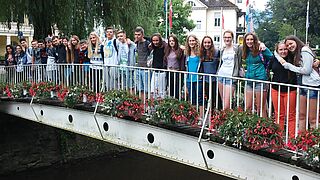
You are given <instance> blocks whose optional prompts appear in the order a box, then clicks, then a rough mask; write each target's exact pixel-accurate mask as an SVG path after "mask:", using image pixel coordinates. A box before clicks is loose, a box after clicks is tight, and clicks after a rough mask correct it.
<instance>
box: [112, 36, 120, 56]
mask: <svg viewBox="0 0 320 180" xmlns="http://www.w3.org/2000/svg"><path fill="white" fill-rule="evenodd" d="M113 47H114V49H115V50H116V52H117V54H118V51H119V50H118V46H117V39H114V40H113Z"/></svg>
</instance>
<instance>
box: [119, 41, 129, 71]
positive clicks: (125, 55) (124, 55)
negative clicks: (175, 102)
mask: <svg viewBox="0 0 320 180" xmlns="http://www.w3.org/2000/svg"><path fill="white" fill-rule="evenodd" d="M128 60H129V46H128V44H127V43H126V42H125V43H119V50H118V61H119V65H123V66H127V65H128Z"/></svg>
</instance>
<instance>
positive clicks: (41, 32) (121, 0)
mask: <svg viewBox="0 0 320 180" xmlns="http://www.w3.org/2000/svg"><path fill="white" fill-rule="evenodd" d="M158 3H159V1H150V0H117V1H112V0H90V1H85V0H77V1H73V0H37V1H34V0H25V1H3V2H2V3H1V8H2V10H1V11H0V19H2V20H5V21H7V22H11V21H15V22H19V23H21V22H23V21H24V16H25V15H27V16H28V18H29V20H30V23H32V24H33V26H34V29H35V34H34V37H35V38H37V39H39V38H44V37H46V36H47V35H48V34H50V33H51V32H52V27H54V26H57V28H58V29H59V30H60V32H61V33H62V34H64V35H71V34H77V35H78V36H79V37H82V38H85V37H87V36H88V34H89V32H90V31H92V30H93V28H94V26H95V25H100V24H102V25H104V26H107V25H114V26H115V27H122V28H124V29H125V30H126V31H128V32H132V31H133V30H134V28H135V27H136V26H137V25H140V26H143V27H144V28H145V30H146V32H147V33H148V32H149V33H150V32H154V29H153V28H154V27H155V25H156V19H157V16H156V12H157V7H158V6H157V4H158ZM9 28H10V27H9ZM128 34H129V35H130V34H133V33H128Z"/></svg>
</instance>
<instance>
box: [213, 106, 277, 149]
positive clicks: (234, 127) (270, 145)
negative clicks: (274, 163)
mask: <svg viewBox="0 0 320 180" xmlns="http://www.w3.org/2000/svg"><path fill="white" fill-rule="evenodd" d="M209 129H210V130H211V131H213V130H217V132H216V134H217V135H218V136H220V137H221V138H222V139H224V140H225V141H226V142H229V143H231V144H233V145H234V146H238V147H241V146H243V145H244V146H246V147H248V148H250V149H252V150H259V149H262V148H266V149H268V150H269V151H271V152H274V151H276V150H279V149H281V148H282V147H283V139H282V131H281V129H280V127H279V125H278V124H276V123H275V122H274V121H273V120H272V119H270V118H261V117H259V116H258V115H256V114H251V113H250V112H247V111H242V110H241V109H238V110H226V111H220V112H219V111H218V112H215V113H213V115H212V117H211V126H210V128H209Z"/></svg>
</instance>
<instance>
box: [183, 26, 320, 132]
mask: <svg viewBox="0 0 320 180" xmlns="http://www.w3.org/2000/svg"><path fill="white" fill-rule="evenodd" d="M233 39H234V34H233V32H232V31H225V32H224V33H223V40H224V44H225V46H224V47H223V48H222V49H220V50H218V49H216V48H215V47H214V44H213V41H212V38H211V37H209V36H205V37H204V38H203V39H202V42H201V44H200V42H199V40H198V39H197V37H196V36H194V35H189V36H188V38H187V42H186V50H185V55H186V62H187V66H186V67H187V71H189V72H200V73H206V74H216V75H217V78H216V79H212V81H213V82H212V84H213V86H212V87H214V88H213V91H214V92H212V93H213V94H215V93H216V92H219V95H220V97H217V99H219V98H220V99H221V102H222V109H230V108H233V107H232V104H231V102H232V101H231V99H230V98H233V96H235V88H236V87H237V85H239V81H237V80H236V79H237V78H235V77H243V78H246V79H248V80H247V82H246V83H245V88H244V91H245V92H244V94H245V95H244V97H245V100H244V101H245V102H244V103H245V107H246V109H247V110H252V108H255V110H256V111H257V113H258V114H260V113H261V114H260V115H261V116H262V117H267V97H268V90H269V86H270V84H269V83H267V82H265V81H270V80H271V89H270V91H271V93H270V94H271V99H272V104H273V111H274V117H275V120H276V121H277V122H278V123H279V124H280V127H281V128H282V130H285V127H287V128H288V134H289V136H290V137H294V136H295V132H296V112H297V102H298V103H299V106H298V107H299V108H298V112H299V114H298V121H297V122H298V130H299V131H305V130H306V128H316V126H317V124H318V123H317V122H316V121H319V112H318V111H319V95H320V76H319V60H318V59H316V56H315V54H314V53H313V52H312V50H311V49H310V48H309V47H308V46H307V45H305V44H304V43H303V42H302V41H301V40H300V39H299V38H298V37H296V36H287V37H286V38H285V40H283V41H281V42H278V43H277V44H276V45H275V51H274V53H272V52H271V51H270V50H269V49H268V48H267V47H265V45H264V44H263V43H261V42H260V41H259V39H258V37H257V36H256V35H255V34H254V33H247V34H245V36H244V42H243V45H242V46H239V45H236V44H234V43H233ZM216 51H219V52H218V53H216ZM243 67H246V68H245V69H246V70H244V68H243ZM270 71H271V72H273V73H272V74H273V75H272V77H270V75H269V72H270ZM252 80H253V81H252ZM197 81H199V80H197V78H194V80H192V79H190V78H189V77H188V78H187V86H188V90H190V86H192V87H193V88H194V89H197V88H198V89H197V90H198V91H199V92H196V91H195V94H194V95H196V94H197V96H196V97H195V98H198V102H199V101H200V102H202V99H203V98H202V92H200V91H201V90H202V87H201V84H205V86H207V82H208V79H207V78H206V79H204V80H203V81H206V82H205V83H198V82H197ZM279 83H280V84H279ZM188 84H189V85H188ZM199 84H200V85H199ZM216 86H218V88H217V89H218V91H216V89H215V87H216ZM300 86H303V87H301V88H298V87H300ZM204 89H205V91H206V92H205V93H207V92H208V90H207V87H205V88H204ZM297 89H299V92H297ZM206 96H208V95H206ZM297 96H298V97H299V98H297ZM212 97H214V98H215V96H214V95H213V96H212ZM199 98H200V100H199ZM238 98H239V97H238ZM253 98H254V99H253ZM194 100H196V99H194ZM297 100H298V101H297ZM219 101H220V100H219ZM219 101H218V102H219ZM307 103H309V104H308V105H307ZM213 104H214V102H213ZM218 107H219V106H218ZM307 111H308V112H307ZM286 120H287V121H286ZM285 124H286V125H285Z"/></svg>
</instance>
